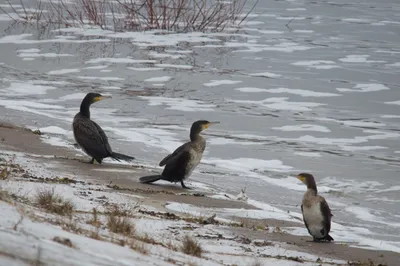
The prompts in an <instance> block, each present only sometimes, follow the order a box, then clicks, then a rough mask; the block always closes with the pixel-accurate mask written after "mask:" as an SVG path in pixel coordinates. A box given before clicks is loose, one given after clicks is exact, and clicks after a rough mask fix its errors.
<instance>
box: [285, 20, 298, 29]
mask: <svg viewBox="0 0 400 266" xmlns="http://www.w3.org/2000/svg"><path fill="white" fill-rule="evenodd" d="M297 17H298V16H295V17H293V18H292V19H291V20H289V22H288V23H286V25H285V26H286V28H288V29H289V30H290V31H292V30H293V29H292V28H291V27H290V26H289V25H290V23H292V21H293V20H294V19H295V18H297Z"/></svg>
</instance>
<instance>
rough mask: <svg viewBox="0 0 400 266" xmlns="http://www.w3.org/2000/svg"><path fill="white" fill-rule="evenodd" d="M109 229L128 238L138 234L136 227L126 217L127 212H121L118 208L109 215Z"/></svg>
mask: <svg viewBox="0 0 400 266" xmlns="http://www.w3.org/2000/svg"><path fill="white" fill-rule="evenodd" d="M107 228H108V229H109V230H110V231H111V232H113V233H116V234H121V235H124V236H127V237H133V236H134V235H135V233H136V230H135V225H134V223H133V222H132V221H131V220H130V218H129V217H128V216H127V215H126V212H125V211H121V210H120V209H119V208H118V207H116V206H114V207H113V208H112V209H111V210H110V211H109V212H108V214H107Z"/></svg>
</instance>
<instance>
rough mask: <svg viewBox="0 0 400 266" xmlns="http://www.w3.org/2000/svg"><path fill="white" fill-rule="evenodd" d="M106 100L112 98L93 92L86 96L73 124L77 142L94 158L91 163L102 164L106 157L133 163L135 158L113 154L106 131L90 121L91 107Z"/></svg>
mask: <svg viewBox="0 0 400 266" xmlns="http://www.w3.org/2000/svg"><path fill="white" fill-rule="evenodd" d="M104 98H111V96H103V95H101V94H99V93H93V92H90V93H88V94H86V96H85V98H84V99H83V100H82V103H81V109H80V111H79V113H77V114H76V115H75V117H74V121H73V123H72V129H73V131H74V137H75V141H76V142H77V143H78V144H79V146H80V147H81V148H82V149H83V151H84V152H85V153H86V154H87V155H89V156H90V157H92V159H91V160H90V162H89V163H94V160H96V161H97V162H98V163H100V164H101V162H102V161H103V159H104V158H106V157H111V158H112V159H114V160H117V161H120V160H124V161H131V160H133V159H135V158H134V157H131V156H127V155H124V154H120V153H116V152H113V151H112V149H111V147H110V144H109V143H108V139H107V136H106V134H105V133H104V131H103V130H102V129H101V127H100V126H99V125H98V124H96V123H95V122H94V121H92V120H90V111H89V108H90V105H91V104H92V103H95V102H98V101H100V100H102V99H104Z"/></svg>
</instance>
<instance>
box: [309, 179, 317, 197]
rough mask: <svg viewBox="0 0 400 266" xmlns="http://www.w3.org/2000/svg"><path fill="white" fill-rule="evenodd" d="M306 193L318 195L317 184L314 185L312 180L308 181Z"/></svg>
mask: <svg viewBox="0 0 400 266" xmlns="http://www.w3.org/2000/svg"><path fill="white" fill-rule="evenodd" d="M307 192H310V193H313V194H314V195H317V193H318V190H317V184H315V181H314V180H308V183H307Z"/></svg>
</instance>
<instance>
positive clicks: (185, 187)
mask: <svg viewBox="0 0 400 266" xmlns="http://www.w3.org/2000/svg"><path fill="white" fill-rule="evenodd" d="M181 186H182V188H184V189H191V188H190V187H187V186H186V185H185V183H183V180H182V181H181Z"/></svg>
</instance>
